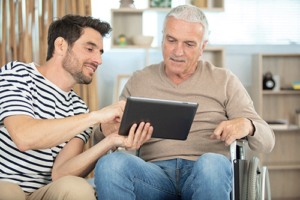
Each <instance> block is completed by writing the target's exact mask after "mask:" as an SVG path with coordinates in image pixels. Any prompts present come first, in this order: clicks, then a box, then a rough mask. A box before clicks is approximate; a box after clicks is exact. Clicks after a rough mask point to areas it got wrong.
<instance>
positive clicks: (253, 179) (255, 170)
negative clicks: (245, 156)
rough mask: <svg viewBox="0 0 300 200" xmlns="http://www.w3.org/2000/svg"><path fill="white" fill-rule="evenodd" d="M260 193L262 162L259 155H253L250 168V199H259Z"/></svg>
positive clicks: (248, 194) (248, 193)
mask: <svg viewBox="0 0 300 200" xmlns="http://www.w3.org/2000/svg"><path fill="white" fill-rule="evenodd" d="M259 194H260V163H259V159H258V158H257V157H253V158H252V159H251V161H250V163H249V170H248V190H247V199H248V200H258V199H259Z"/></svg>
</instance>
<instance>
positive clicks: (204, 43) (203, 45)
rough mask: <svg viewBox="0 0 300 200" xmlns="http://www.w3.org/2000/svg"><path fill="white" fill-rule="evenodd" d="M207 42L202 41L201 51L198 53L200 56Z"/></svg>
mask: <svg viewBox="0 0 300 200" xmlns="http://www.w3.org/2000/svg"><path fill="white" fill-rule="evenodd" d="M207 42H208V40H206V41H204V42H203V44H202V47H201V51H200V56H202V53H203V50H204V48H205V45H206V43H207Z"/></svg>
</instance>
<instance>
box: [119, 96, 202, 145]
mask: <svg viewBox="0 0 300 200" xmlns="http://www.w3.org/2000/svg"><path fill="white" fill-rule="evenodd" d="M197 108H198V103H192V102H182V101H172V100H162V99H150V98H141V97H128V98H127V102H126V106H125V110H124V114H123V118H122V121H121V125H120V129H119V134H120V135H128V133H129V130H130V128H131V126H132V125H133V124H134V123H137V124H139V123H140V122H150V123H151V126H153V128H154V130H153V133H152V137H153V138H164V139H175V140H186V139H187V136H188V134H189V131H190V128H191V125H192V123H193V120H194V116H195V114H196V111H197Z"/></svg>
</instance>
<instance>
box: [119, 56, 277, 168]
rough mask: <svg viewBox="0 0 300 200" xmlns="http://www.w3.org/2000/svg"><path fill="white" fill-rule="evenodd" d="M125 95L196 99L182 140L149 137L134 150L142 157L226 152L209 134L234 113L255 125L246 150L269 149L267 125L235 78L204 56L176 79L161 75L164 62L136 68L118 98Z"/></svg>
mask: <svg viewBox="0 0 300 200" xmlns="http://www.w3.org/2000/svg"><path fill="white" fill-rule="evenodd" d="M128 96H135V97H146V98H156V99H169V100H178V101H188V102H197V103H199V107H198V110H197V112H196V115H195V118H194V122H193V125H192V127H191V130H190V133H189V135H188V138H187V140H186V141H178V140H167V139H154V138H152V139H150V140H149V141H148V142H146V143H145V144H144V145H143V146H142V147H141V150H140V157H141V158H142V159H144V160H145V161H150V162H151V161H159V160H169V159H174V158H182V159H187V160H197V159H198V157H199V156H201V155H202V154H204V153H208V152H214V153H219V154H223V155H225V156H227V157H229V147H226V146H225V143H224V142H223V141H221V140H212V139H210V138H209V136H210V135H212V133H213V131H214V130H215V128H216V127H217V126H218V125H219V124H220V123H221V122H222V121H225V120H231V119H235V118H239V117H245V118H248V119H251V120H252V121H253V124H254V126H255V129H256V131H255V133H254V136H248V137H247V138H248V142H249V146H250V148H251V149H252V150H254V151H258V152H270V151H271V150H272V148H273V146H274V143H275V137H274V133H273V131H272V130H271V129H270V128H269V126H268V125H267V124H266V122H265V121H263V120H262V119H261V118H260V116H259V115H258V114H257V113H256V112H255V110H254V107H253V103H252V100H251V99H250V97H249V95H248V93H247V91H246V90H245V88H244V87H243V85H242V84H241V82H240V81H239V80H238V78H237V77H236V76H235V75H233V74H232V73H231V72H230V71H229V70H227V69H222V68H217V67H214V66H213V65H212V64H211V63H210V62H206V61H202V60H200V61H198V67H197V70H196V71H195V73H194V74H193V75H192V76H190V77H189V78H188V79H187V80H185V81H184V82H182V83H181V84H179V85H176V84H174V83H173V82H172V81H171V80H170V79H169V78H168V77H167V75H166V73H165V71H164V62H161V63H159V64H155V65H151V66H148V67H146V68H144V69H142V70H138V71H136V72H134V74H133V75H132V77H131V78H130V79H129V81H128V82H127V84H126V85H125V88H124V90H123V91H122V94H121V96H120V100H126V98H127V97H128ZM154 129H155V127H154Z"/></svg>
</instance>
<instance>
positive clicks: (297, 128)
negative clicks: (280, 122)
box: [273, 124, 300, 132]
mask: <svg viewBox="0 0 300 200" xmlns="http://www.w3.org/2000/svg"><path fill="white" fill-rule="evenodd" d="M273 130H274V131H276V132H285V131H299V130H300V128H299V126H297V125H294V124H290V125H289V126H288V128H287V129H273Z"/></svg>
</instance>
